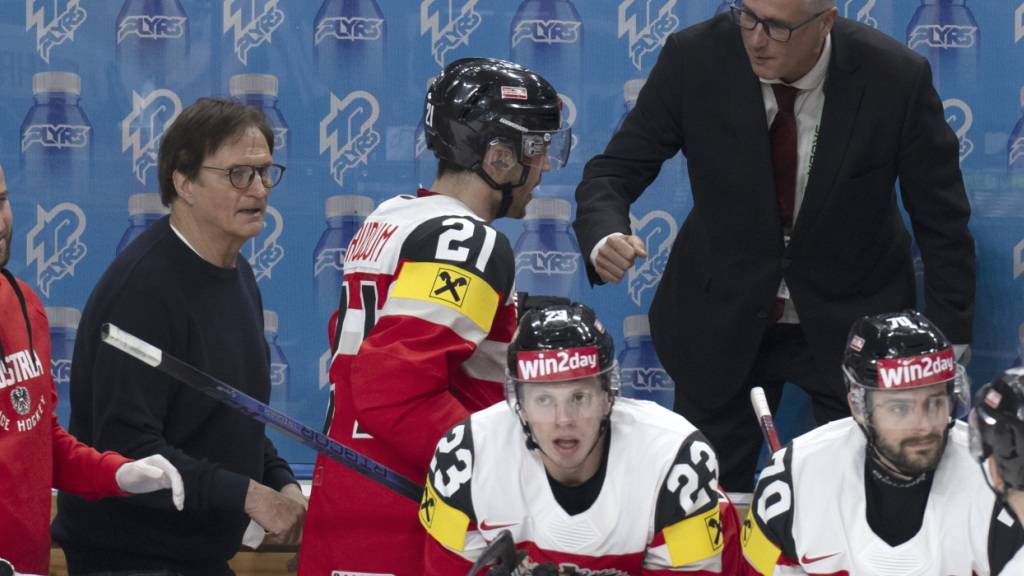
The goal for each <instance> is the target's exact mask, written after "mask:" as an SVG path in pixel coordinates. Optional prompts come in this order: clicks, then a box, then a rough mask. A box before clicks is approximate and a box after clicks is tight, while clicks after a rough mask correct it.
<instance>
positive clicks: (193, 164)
mask: <svg viewBox="0 0 1024 576" xmlns="http://www.w3.org/2000/svg"><path fill="white" fill-rule="evenodd" d="M252 127H255V128H257V129H258V130H259V131H260V132H261V133H262V134H263V137H264V138H266V140H267V147H268V148H269V149H270V152H271V154H273V152H274V132H273V131H272V130H271V129H270V126H269V125H268V124H267V119H266V117H265V116H264V115H263V112H262V111H261V110H259V109H258V108H253V107H251V106H246V105H245V104H242V103H241V102H239V101H238V100H230V99H227V98H200V99H198V100H196V101H195V102H194V103H193V104H192V105H191V106H189V107H188V108H185V109H184V110H182V111H181V114H178V117H177V118H175V119H174V123H173V124H171V127H170V128H168V129H167V132H164V136H163V139H162V140H161V141H160V164H159V176H160V201H161V202H162V203H163V205H164V206H170V205H171V202H172V201H173V200H174V198H175V196H177V195H178V192H177V190H175V189H174V178H173V175H174V171H175V170H177V171H179V172H181V173H182V174H184V175H185V176H186V177H187V178H188V179H189V180H194V179H195V178H196V177H197V176H198V175H199V168H200V167H201V166H202V165H203V162H204V161H205V160H206V157H207V156H210V155H212V154H215V153H216V152H217V150H219V149H220V147H221V145H223V144H224V142H225V141H227V140H229V139H231V138H235V137H237V136H239V135H241V134H242V133H243V132H244V131H246V130H247V129H249V128H252Z"/></svg>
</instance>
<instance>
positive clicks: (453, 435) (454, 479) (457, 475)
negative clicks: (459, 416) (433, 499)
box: [427, 418, 476, 522]
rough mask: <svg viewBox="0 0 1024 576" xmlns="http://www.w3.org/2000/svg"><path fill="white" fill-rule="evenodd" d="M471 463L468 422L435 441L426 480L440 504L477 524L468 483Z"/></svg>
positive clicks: (460, 424) (458, 425)
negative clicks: (434, 448) (441, 501)
mask: <svg viewBox="0 0 1024 576" xmlns="http://www.w3.org/2000/svg"><path fill="white" fill-rule="evenodd" d="M473 460H474V455H473V427H472V426H471V425H470V421H469V418H467V419H465V420H463V421H462V422H459V423H458V424H456V425H455V426H452V427H451V429H449V430H448V432H447V433H446V434H445V435H444V436H443V437H442V438H441V440H439V441H438V443H437V449H436V450H434V457H433V458H432V459H431V460H430V471H429V472H428V474H427V479H428V481H429V482H430V485H431V487H432V488H433V489H434V492H435V493H436V494H437V496H438V497H439V498H440V499H441V500H443V501H444V502H445V503H446V504H448V505H449V506H451V507H453V508H457V509H458V510H461V511H462V512H464V513H465V514H466V515H467V516H469V519H470V521H472V522H476V518H475V514H474V513H473V495H472V486H471V485H472V482H470V480H471V479H472V478H473Z"/></svg>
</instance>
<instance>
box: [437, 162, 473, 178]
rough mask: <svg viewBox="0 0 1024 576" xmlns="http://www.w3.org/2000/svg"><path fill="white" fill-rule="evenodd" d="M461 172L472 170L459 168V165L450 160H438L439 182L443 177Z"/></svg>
mask: <svg viewBox="0 0 1024 576" xmlns="http://www.w3.org/2000/svg"><path fill="white" fill-rule="evenodd" d="M461 172H472V170H471V169H469V168H463V167H462V166H458V165H456V164H453V163H452V162H449V161H448V160H444V159H442V158H438V159H437V179H438V180H440V179H441V177H442V176H444V175H445V174H453V175H454V174H459V173H461Z"/></svg>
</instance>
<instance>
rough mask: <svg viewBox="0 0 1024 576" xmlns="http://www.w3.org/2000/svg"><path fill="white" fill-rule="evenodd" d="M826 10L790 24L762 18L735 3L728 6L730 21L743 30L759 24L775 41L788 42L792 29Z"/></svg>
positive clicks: (801, 25)
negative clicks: (730, 15) (797, 22)
mask: <svg viewBox="0 0 1024 576" xmlns="http://www.w3.org/2000/svg"><path fill="white" fill-rule="evenodd" d="M828 10H831V8H830V9H827V10H822V11H821V12H818V13H816V14H814V15H813V16H811V17H810V18H808V19H806V20H804V21H803V22H800V23H799V24H795V25H793V26H790V25H788V24H783V23H781V22H776V21H774V20H765V19H762V18H761V17H760V16H758V15H757V14H754V13H753V12H751V11H750V10H747V9H746V8H741V7H739V6H735V5H733V6H730V7H729V12H730V13H731V14H732V21H733V23H734V24H736V25H737V26H739V27H740V28H742V29H744V30H755V29H756V28H757V26H758V25H759V24H760V25H761V27H762V28H764V33H765V35H766V36H768V37H769V38H771V39H772V40H775V41H776V42H789V39H790V37H791V36H793V32H794V31H796V30H799V29H800V28H803V27H804V26H806V25H808V24H810V23H811V22H812V21H814V19H815V18H817V17H818V16H821V15H822V14H824V13H825V12H828Z"/></svg>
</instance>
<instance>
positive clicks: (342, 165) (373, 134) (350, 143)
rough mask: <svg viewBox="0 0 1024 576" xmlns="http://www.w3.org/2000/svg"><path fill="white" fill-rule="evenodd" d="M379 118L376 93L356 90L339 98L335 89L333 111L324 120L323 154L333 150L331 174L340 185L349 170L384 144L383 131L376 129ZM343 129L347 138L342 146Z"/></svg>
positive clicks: (321, 143) (321, 123)
mask: <svg viewBox="0 0 1024 576" xmlns="http://www.w3.org/2000/svg"><path fill="white" fill-rule="evenodd" d="M379 117H380V106H379V105H378V104H377V99H376V98H375V97H374V96H373V94H370V93H369V92H367V91H365V90H356V91H354V92H352V93H351V94H349V95H348V96H346V97H345V99H344V100H338V97H337V96H335V95H334V93H333V92H331V111H330V113H328V114H327V116H324V118H323V120H321V121H320V154H323V153H324V152H327V151H328V150H329V151H330V153H331V175H332V176H333V177H334V181H335V182H337V183H338V186H344V185H345V172H348V171H349V170H351V169H353V168H355V167H357V166H359V165H360V164H367V163H368V162H369V157H370V152H373V149H374V148H376V147H377V146H378V145H379V144H380V141H381V137H380V133H379V132H377V131H376V130H374V125H375V124H376V123H377V119H378V118H379ZM335 121H337V123H336V122H335ZM336 124H337V125H336ZM339 132H340V133H341V134H342V136H343V137H344V138H345V141H344V142H342V143H341V144H340V145H339V142H338V136H339Z"/></svg>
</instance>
